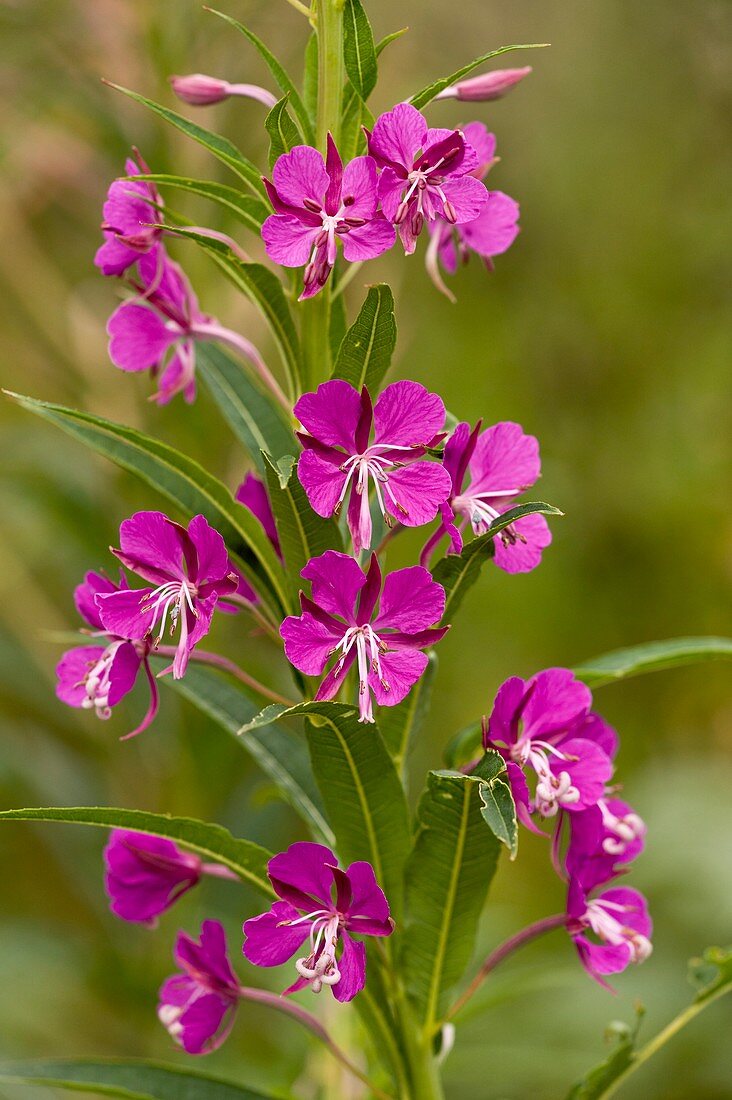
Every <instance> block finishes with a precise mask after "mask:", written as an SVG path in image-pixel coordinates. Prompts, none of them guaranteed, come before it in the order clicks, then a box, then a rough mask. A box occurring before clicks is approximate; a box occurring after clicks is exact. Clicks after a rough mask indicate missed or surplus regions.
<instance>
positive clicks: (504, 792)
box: [473, 749, 518, 860]
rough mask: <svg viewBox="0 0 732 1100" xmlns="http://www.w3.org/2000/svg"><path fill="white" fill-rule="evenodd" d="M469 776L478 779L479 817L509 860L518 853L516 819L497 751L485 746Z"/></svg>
mask: <svg viewBox="0 0 732 1100" xmlns="http://www.w3.org/2000/svg"><path fill="white" fill-rule="evenodd" d="M473 775H475V776H477V777H478V778H479V779H480V780H482V782H481V784H480V787H479V793H480V801H481V803H482V806H481V810H480V813H481V817H482V818H483V820H484V821H485V823H486V825H487V826H488V828H489V829H491V831H492V833H493V835H494V836H495V837H496V839H497V840H500V842H501V844H504V845H505V846H506V847H507V848H508V851H509V856H510V858H511V859H512V860H513V859H515V858H516V855H517V853H518V821H517V820H516V805H515V803H514V801H513V795H512V794H511V787H510V786H509V783H508V780H507V778H506V776H507V772H506V761H505V760H504V759H503V757H502V756H501V754H500V753H498V752H496V751H495V750H494V749H489V750H488V751H487V752H486V753H485V755H484V756H483V757H482V759H481V761H480V763H479V764H478V766H477V767H476V769H475V771H474V772H473Z"/></svg>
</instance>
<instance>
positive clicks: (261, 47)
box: [206, 8, 317, 145]
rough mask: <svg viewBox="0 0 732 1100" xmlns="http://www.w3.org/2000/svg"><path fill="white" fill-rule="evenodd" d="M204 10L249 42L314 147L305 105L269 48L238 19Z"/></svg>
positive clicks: (218, 12)
mask: <svg viewBox="0 0 732 1100" xmlns="http://www.w3.org/2000/svg"><path fill="white" fill-rule="evenodd" d="M206 10H207V11H210V12H211V14H212V15H218V17H219V18H220V19H224V20H225V21H226V22H227V23H230V24H231V26H232V27H236V29H237V30H238V31H240V32H241V34H243V35H244V37H245V38H247V39H248V40H249V41H250V42H251V44H252V45H253V46H254V48H255V50H256V51H257V52H258V53H259V55H260V57H261V58H262V59H263V60H264V63H265V65H266V66H267V68H268V69H269V71H270V72H271V73H272V76H273V77H274V78H275V80H276V81H277V83H278V85H279V87H280V90H281V91H282V92H284V94H285V95H288V96H289V97H290V103H291V105H292V109H293V111H294V112H295V115H296V116H297V120H298V122H299V124H300V129H301V130H302V134H303V137H304V138H305V143H306V144H307V145H315V131H314V129H313V125H312V122H311V119H310V115H309V114H308V112H307V111H306V109H305V105H304V104H303V101H302V100H301V98H300V95H299V93H298V90H297V87H296V86H295V84H294V82H293V81H292V79H291V78H290V77H289V76H288V74H287V71H286V70H285V68H284V67H283V66H282V65H281V64H280V62H279V61H278V60H277V58H276V57H275V55H274V54H273V53H272V51H271V50H270V49H269V47H268V46H265V44H264V42H262V40H261V38H257V36H256V34H254V32H253V31H250V30H249V28H248V27H245V26H244V24H243V23H240V22H239V20H238V19H234V18H232V16H230V15H227V14H226V13H225V12H223V11H216V9H215V8H207V9H206ZM316 60H317V57H316Z"/></svg>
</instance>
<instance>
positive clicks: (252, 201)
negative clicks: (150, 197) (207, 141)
mask: <svg viewBox="0 0 732 1100" xmlns="http://www.w3.org/2000/svg"><path fill="white" fill-rule="evenodd" d="M128 178H129V179H132V180H147V181H148V182H150V183H156V184H159V185H160V186H161V187H174V188H177V189H178V190H179V191H189V192H191V194H194V195H202V196H203V197H204V198H206V199H211V201H212V202H215V203H217V204H218V205H219V206H221V207H223V208H224V210H227V211H228V212H229V213H230V214H233V215H234V217H235V218H237V219H238V220H239V221H240V222H241V223H242V225H245V226H246V227H247V229H251V230H252V232H253V233H256V234H257V235H259V232H260V230H261V228H262V222H263V221H264V219H265V218H266V217H268V215H269V214H270V213H271V211H270V209H269V207H268V206H267V204H266V203H265V202H264V201H263V200H262V199H260V198H259V197H258V196H257V195H245V194H243V193H242V192H241V191H239V190H237V188H236V187H228V186H227V185H226V184H224V183H214V181H213V180H192V179H189V178H188V177H187V176H169V175H165V174H152V173H150V174H148V175H138V176H129V177H128Z"/></svg>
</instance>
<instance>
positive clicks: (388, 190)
mask: <svg viewBox="0 0 732 1100" xmlns="http://www.w3.org/2000/svg"><path fill="white" fill-rule="evenodd" d="M405 186H406V181H405V180H404V179H403V178H402V176H399V175H397V173H396V172H395V171H394V169H393V168H385V169H384V171H383V172H382V173H381V176H380V177H379V199H380V200H381V209H382V210H383V211H384V214H385V216H386V218H387V219H388V221H390V222H393V221H394V218H395V217H396V213H397V210H398V209H399V204H400V202H401V201H402V195H403V194H404V188H405Z"/></svg>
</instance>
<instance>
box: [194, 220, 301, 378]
mask: <svg viewBox="0 0 732 1100" xmlns="http://www.w3.org/2000/svg"><path fill="white" fill-rule="evenodd" d="M175 232H176V234H177V235H178V236H179V237H186V238H188V239H190V240H192V241H195V242H196V244H198V245H200V246H201V248H203V249H204V250H205V251H206V252H208V253H209V255H210V256H211V258H212V259H213V261H214V262H215V263H216V264H217V265H218V266H219V267H220V268H221V270H222V271H223V273H224V274H225V275H226V276H227V278H228V279H229V280H230V281H231V282H232V283H233V284H234V286H235V287H237V288H238V289H239V290H242V291H243V292H244V293H245V294H246V296H247V297H248V298H249V300H250V301H251V302H253V303H254V305H255V306H257V308H258V309H259V310H260V312H261V313H262V314H263V316H264V319H265V320H266V322H267V324H268V325H269V327H270V329H271V332H272V335H273V336H274V339H275V342H276V344H277V349H278V351H279V353H280V356H281V358H282V362H283V364H284V366H285V370H286V371H287V376H288V378H289V380H290V386H291V388H292V390H293V392H298V393H299V392H300V390H301V389H302V358H301V353H300V341H299V339H298V335H297V331H296V329H295V323H294V321H293V320H292V314H291V312H290V307H289V305H288V304H287V299H286V298H285V292H284V290H283V289H282V283H281V282H280V280H279V279H278V278H277V276H276V275H275V274H274V272H272V271H270V270H269V268H267V267H265V266H264V264H257V263H243V262H242V261H241V260H240V259H238V257H236V256H235V255H234V254H233V252H232V251H231V249H230V248H229V246H228V245H227V244H225V243H224V242H223V241H217V240H214V239H213V238H212V237H204V236H203V234H201V233H196V232H195V230H191V229H181V228H179V227H176V230H175Z"/></svg>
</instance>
